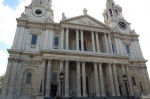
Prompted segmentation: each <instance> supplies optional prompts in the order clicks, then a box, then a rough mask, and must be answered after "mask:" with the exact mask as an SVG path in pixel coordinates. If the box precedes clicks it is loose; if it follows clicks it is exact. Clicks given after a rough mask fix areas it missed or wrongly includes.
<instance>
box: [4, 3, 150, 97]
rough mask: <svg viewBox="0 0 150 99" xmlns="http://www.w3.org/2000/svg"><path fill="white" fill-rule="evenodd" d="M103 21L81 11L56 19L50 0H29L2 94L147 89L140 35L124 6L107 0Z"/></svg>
mask: <svg viewBox="0 0 150 99" xmlns="http://www.w3.org/2000/svg"><path fill="white" fill-rule="evenodd" d="M103 16H104V20H105V21H104V23H102V22H100V21H99V20H97V19H95V18H93V17H92V16H90V15H88V13H87V10H86V9H84V11H83V14H82V15H79V16H75V17H72V18H66V16H65V14H64V13H63V14H62V20H61V21H60V23H56V22H54V20H53V18H54V16H53V10H52V9H51V0H32V2H31V4H30V5H29V6H26V7H25V12H24V13H22V14H21V17H19V18H17V29H16V34H15V37H14V41H13V45H12V47H11V49H8V53H9V58H8V65H7V71H6V75H5V80H4V86H3V90H2V95H1V99H30V98H33V99H36V97H37V96H43V97H44V96H45V97H55V96H56V95H60V90H61V86H60V79H59V73H60V72H63V73H64V80H63V83H62V95H63V97H69V96H70V95H72V94H74V95H75V97H104V96H126V91H125V84H124V82H123V80H122V76H123V74H126V75H127V77H128V90H129V94H130V95H135V96H139V95H141V93H145V94H149V93H150V84H149V75H148V72H147V66H146V62H147V60H145V59H144V58H143V54H142V51H141V47H140V44H139V39H138V37H139V35H138V34H136V32H135V31H134V30H131V28H130V23H129V22H127V21H126V20H125V19H124V17H123V16H122V8H121V7H120V6H119V5H116V4H115V2H114V1H113V0H107V1H106V9H105V10H104V12H103Z"/></svg>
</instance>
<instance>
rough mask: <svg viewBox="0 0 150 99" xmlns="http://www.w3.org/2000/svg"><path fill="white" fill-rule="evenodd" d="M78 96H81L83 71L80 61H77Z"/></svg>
mask: <svg viewBox="0 0 150 99" xmlns="http://www.w3.org/2000/svg"><path fill="white" fill-rule="evenodd" d="M77 97H81V71H80V62H79V61H77Z"/></svg>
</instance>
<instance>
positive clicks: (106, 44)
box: [104, 33, 109, 53]
mask: <svg viewBox="0 0 150 99" xmlns="http://www.w3.org/2000/svg"><path fill="white" fill-rule="evenodd" d="M104 38H105V47H106V53H109V49H108V41H107V36H106V33H104Z"/></svg>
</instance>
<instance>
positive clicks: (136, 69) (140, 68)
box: [129, 66, 147, 71]
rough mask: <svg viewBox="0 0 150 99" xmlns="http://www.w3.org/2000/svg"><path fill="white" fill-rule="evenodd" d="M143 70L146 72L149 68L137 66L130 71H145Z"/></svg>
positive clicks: (130, 68) (131, 67) (130, 67)
mask: <svg viewBox="0 0 150 99" xmlns="http://www.w3.org/2000/svg"><path fill="white" fill-rule="evenodd" d="M143 69H145V70H146V69H147V68H146V67H139V66H138V67H137V66H136V67H135V66H129V70H130V71H138V70H143Z"/></svg>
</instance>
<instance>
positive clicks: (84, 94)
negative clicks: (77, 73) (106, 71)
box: [82, 62, 86, 97]
mask: <svg viewBox="0 0 150 99" xmlns="http://www.w3.org/2000/svg"><path fill="white" fill-rule="evenodd" d="M85 72H86V71H85V62H82V85H83V97H86V73H85Z"/></svg>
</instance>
